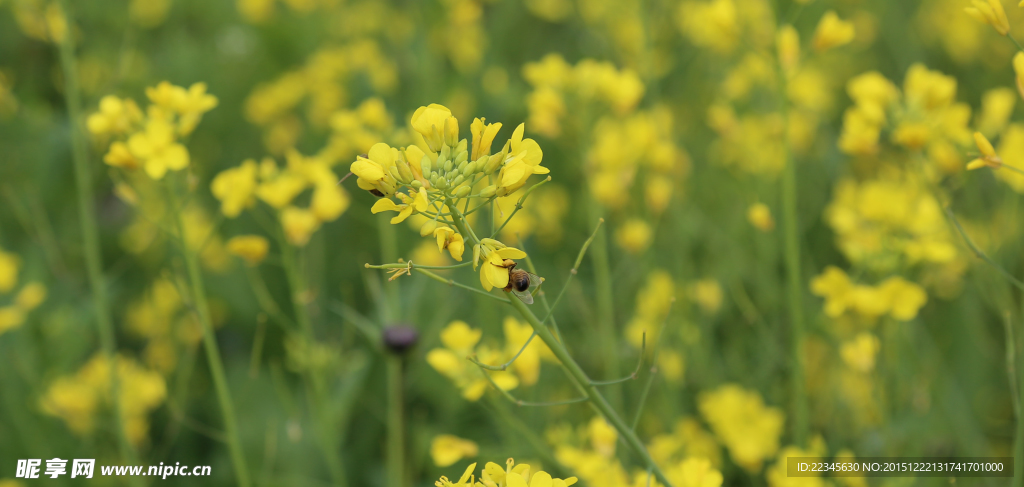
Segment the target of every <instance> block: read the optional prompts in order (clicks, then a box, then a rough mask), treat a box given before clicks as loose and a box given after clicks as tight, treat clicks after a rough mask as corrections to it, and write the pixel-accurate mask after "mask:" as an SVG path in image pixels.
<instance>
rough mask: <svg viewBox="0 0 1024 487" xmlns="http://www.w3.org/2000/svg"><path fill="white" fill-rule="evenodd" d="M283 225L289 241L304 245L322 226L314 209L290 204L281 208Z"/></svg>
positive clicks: (300, 245) (296, 244)
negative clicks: (310, 209)
mask: <svg viewBox="0 0 1024 487" xmlns="http://www.w3.org/2000/svg"><path fill="white" fill-rule="evenodd" d="M281 226H282V227H283V228H284V234H285V237H286V238H287V239H288V243H290V244H292V245H295V246H297V247H302V246H305V245H306V244H307V243H309V238H310V237H311V236H312V235H313V233H314V232H316V231H317V230H318V229H319V228H320V220H318V219H317V217H316V215H315V214H314V213H313V212H312V211H309V210H307V209H304V208H298V207H295V206H288V207H286V208H285V209H283V210H281Z"/></svg>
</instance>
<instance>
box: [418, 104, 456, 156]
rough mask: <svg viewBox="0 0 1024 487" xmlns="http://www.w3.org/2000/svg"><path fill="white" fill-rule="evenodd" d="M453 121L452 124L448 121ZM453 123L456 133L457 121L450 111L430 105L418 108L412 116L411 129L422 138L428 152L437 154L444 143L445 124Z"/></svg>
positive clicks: (443, 107)
mask: <svg viewBox="0 0 1024 487" xmlns="http://www.w3.org/2000/svg"><path fill="white" fill-rule="evenodd" d="M449 119H451V120H454V122H451V121H449ZM452 123H454V124H455V127H456V132H457V131H458V120H455V117H452V111H451V110H449V109H448V108H447V107H445V106H442V105H438V104H436V103H431V104H430V105H428V106H425V107H419V108H418V109H416V112H415V113H413V114H412V128H413V130H415V131H416V132H419V134H420V135H422V136H423V140H424V141H426V143H427V146H429V147H430V150H432V151H434V152H437V151H439V150H441V144H443V143H444V142H445V135H446V134H445V127H446V124H448V125H450V124H452Z"/></svg>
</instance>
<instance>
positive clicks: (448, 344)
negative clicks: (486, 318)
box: [426, 321, 519, 401]
mask: <svg viewBox="0 0 1024 487" xmlns="http://www.w3.org/2000/svg"><path fill="white" fill-rule="evenodd" d="M482 335H483V332H482V331H481V330H478V329H474V328H471V327H470V326H469V325H468V324H466V322H464V321H453V322H451V323H449V324H448V326H446V327H445V328H444V329H443V330H441V344H442V345H444V347H443V348H442V347H438V348H435V349H433V350H430V351H429V352H427V356H426V359H427V363H428V364H430V366H431V367H433V368H434V370H436V371H438V372H439V373H441V374H442V375H444V376H446V377H448V378H449V379H451V380H452V381H453V382H455V385H456V387H458V388H459V389H461V390H462V397H463V399H466V400H467V401H477V400H479V399H480V397H482V396H483V395H484V392H486V391H487V388H488V387H489V385H490V382H488V380H487V378H486V377H484V376H483V375H482V374H484V373H487V374H490V376H491V380H492V381H494V383H495V384H497V385H498V387H500V388H501V389H503V390H506V391H509V390H512V389H515V388H516V387H519V379H517V378H516V376H515V375H514V374H512V373H510V372H485V371H482V370H480V369H479V368H478V367H477V366H476V365H475V364H473V363H472V362H470V361H469V360H466V357H469V356H472V355H474V354H475V355H476V357H477V360H479V361H481V362H482V363H488V364H500V363H503V362H505V361H506V360H507V359H506V358H505V357H504V354H500V353H497V352H496V351H494V350H491V349H490V348H488V347H484V346H477V343H478V342H479V341H480V337H481V336H482Z"/></svg>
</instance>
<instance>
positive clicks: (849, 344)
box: [839, 331, 881, 372]
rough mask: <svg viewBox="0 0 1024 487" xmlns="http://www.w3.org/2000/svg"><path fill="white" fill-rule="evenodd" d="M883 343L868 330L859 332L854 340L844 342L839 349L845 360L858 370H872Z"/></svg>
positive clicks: (848, 364)
mask: <svg viewBox="0 0 1024 487" xmlns="http://www.w3.org/2000/svg"><path fill="white" fill-rule="evenodd" d="M880 348H881V343H880V342H879V341H878V337H876V336H874V335H872V334H871V333H868V332H866V331H865V332H861V333H859V334H857V336H856V337H854V338H853V339H852V340H848V341H846V342H844V343H843V345H842V346H841V347H840V349H839V356H840V357H842V358H843V362H844V363H845V364H846V365H847V366H848V367H850V368H851V369H854V370H856V371H858V372H871V371H872V370H874V369H875V356H876V355H878V350H879V349H880Z"/></svg>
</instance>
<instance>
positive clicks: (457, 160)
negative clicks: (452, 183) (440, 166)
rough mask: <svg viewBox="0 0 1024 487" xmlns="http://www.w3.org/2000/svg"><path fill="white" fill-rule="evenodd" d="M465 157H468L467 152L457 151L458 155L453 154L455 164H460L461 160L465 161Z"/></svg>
mask: <svg viewBox="0 0 1024 487" xmlns="http://www.w3.org/2000/svg"><path fill="white" fill-rule="evenodd" d="M466 159H469V152H466V151H462V152H459V153H458V155H456V156H455V164H462V163H463V162H466Z"/></svg>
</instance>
